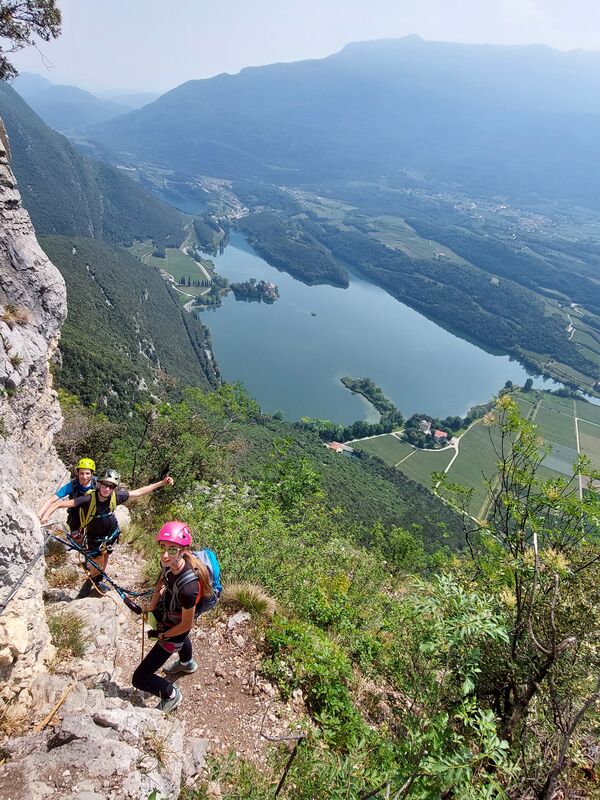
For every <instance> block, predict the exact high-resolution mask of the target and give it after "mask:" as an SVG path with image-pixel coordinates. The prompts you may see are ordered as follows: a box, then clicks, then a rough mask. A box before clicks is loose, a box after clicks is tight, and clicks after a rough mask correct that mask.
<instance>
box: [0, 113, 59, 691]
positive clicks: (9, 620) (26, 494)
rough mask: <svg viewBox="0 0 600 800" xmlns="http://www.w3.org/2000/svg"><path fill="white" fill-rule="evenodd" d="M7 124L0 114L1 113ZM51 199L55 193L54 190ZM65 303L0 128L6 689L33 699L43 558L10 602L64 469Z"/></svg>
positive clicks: (0, 586) (0, 495) (1, 599)
mask: <svg viewBox="0 0 600 800" xmlns="http://www.w3.org/2000/svg"><path fill="white" fill-rule="evenodd" d="M0 125H1V122H0ZM48 202H52V198H48ZM66 313H67V298H66V291H65V284H64V281H63V279H62V277H61V275H60V273H59V271H58V270H57V269H56V267H55V266H54V265H53V264H52V263H51V262H50V261H49V260H48V258H47V257H46V255H45V254H44V252H43V251H42V250H41V248H40V247H39V245H38V243H37V240H36V237H35V232H34V230H33V226H32V224H31V220H30V219H29V215H28V214H27V212H26V211H25V210H24V209H23V208H22V206H21V197H20V195H19V192H18V190H17V186H16V181H15V177H14V175H13V173H12V170H11V168H10V165H9V156H8V143H7V140H6V135H5V133H4V128H3V126H2V127H1V130H0V530H1V532H2V533H1V536H0V687H1V688H0V699H1V700H2V701H4V702H6V701H11V700H13V699H14V698H15V697H17V696H18V700H19V704H20V705H21V704H23V705H24V706H27V705H29V704H30V702H31V695H30V692H29V687H30V686H31V683H32V680H33V679H34V677H35V675H36V674H37V673H39V672H40V671H43V669H44V660H45V659H46V658H47V657H48V656H49V655H50V654H51V647H50V646H49V637H48V628H47V626H46V622H45V616H44V613H43V603H42V588H43V563H44V560H43V558H40V559H39V560H38V561H37V562H36V563H35V565H34V566H33V568H32V569H31V571H30V573H29V574H28V575H27V577H26V579H25V581H24V583H23V586H22V588H20V589H19V592H18V594H17V595H16V596H15V597H14V599H13V600H12V601H11V602H10V603H9V604H8V606H7V607H6V608H5V609H2V607H1V605H2V604H3V603H5V602H6V600H7V598H8V596H9V594H10V592H11V588H12V587H13V586H14V584H15V583H16V582H17V581H18V579H19V578H20V577H21V575H22V574H23V571H24V569H25V567H26V566H27V565H29V564H30V562H31V561H32V559H33V558H34V556H35V555H36V554H37V553H38V552H39V551H40V548H41V545H42V542H43V534H42V531H41V529H40V526H39V522H38V520H37V516H36V514H35V509H36V508H37V506H38V505H39V504H40V501H41V500H42V499H43V498H44V497H45V496H47V495H50V494H51V493H52V492H53V491H54V489H55V488H56V486H57V484H58V483H59V481H60V480H61V479H62V478H63V477H65V468H64V466H63V465H62V464H61V462H60V461H59V459H58V457H57V455H56V451H55V450H54V447H53V445H52V439H53V435H54V433H56V432H57V431H58V430H59V429H60V425H61V413H60V406H59V404H58V401H57V397H56V393H55V392H54V391H53V389H52V386H51V376H50V370H49V362H50V359H51V358H52V355H53V353H54V351H55V349H56V347H57V344H58V339H59V332H60V326H61V324H62V322H63V321H64V319H65V317H66Z"/></svg>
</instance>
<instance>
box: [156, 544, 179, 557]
mask: <svg viewBox="0 0 600 800" xmlns="http://www.w3.org/2000/svg"><path fill="white" fill-rule="evenodd" d="M160 548H161V550H162V551H163V553H168V555H170V556H176V555H179V551H180V550H181V547H177V546H174V545H165V544H161V546H160Z"/></svg>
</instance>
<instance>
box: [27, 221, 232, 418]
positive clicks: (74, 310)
mask: <svg viewBox="0 0 600 800" xmlns="http://www.w3.org/2000/svg"><path fill="white" fill-rule="evenodd" d="M40 244H41V245H42V247H43V249H44V250H45V252H46V253H47V254H48V256H49V258H50V259H51V260H52V261H53V263H54V264H56V266H57V267H58V268H59V269H60V271H61V273H62V275H63V277H64V279H65V282H66V284H67V303H68V309H69V311H68V317H67V320H66V322H65V324H64V326H63V328H62V336H61V344H60V349H61V353H62V364H61V365H60V367H59V369H58V370H57V381H58V384H59V385H60V386H62V387H64V388H66V389H68V390H69V391H71V392H73V393H74V394H76V395H77V396H78V397H80V398H81V400H82V401H83V402H84V403H85V404H86V405H89V404H97V405H98V407H99V408H101V409H107V410H108V411H109V412H110V413H114V414H116V415H122V414H126V413H128V411H129V410H130V408H131V404H132V403H134V402H136V401H137V400H139V399H141V398H143V397H147V396H148V392H151V393H153V394H157V395H159V396H164V395H165V394H166V393H167V392H168V391H169V390H170V389H172V388H173V386H174V385H175V384H177V385H179V386H187V385H192V386H199V387H201V388H203V389H208V388H210V387H211V386H215V385H216V384H217V383H218V375H217V373H216V370H215V366H214V364H213V362H212V358H211V356H210V340H209V339H208V332H207V331H206V329H205V328H204V327H203V326H202V325H201V324H200V323H199V322H198V321H197V320H196V319H195V318H194V317H192V316H191V315H190V314H188V313H187V312H186V311H184V310H183V307H182V306H181V303H180V302H179V300H178V299H177V298H176V297H175V296H174V295H173V294H172V293H171V291H170V290H169V288H168V286H167V284H166V283H165V281H164V280H163V279H162V278H161V276H160V274H159V272H158V271H157V270H155V269H154V268H152V267H148V266H144V265H143V264H142V263H141V262H140V261H139V260H138V259H137V258H135V257H134V256H132V255H130V254H129V253H128V252H127V251H125V250H123V249H122V248H120V247H115V246H113V245H109V244H106V243H104V242H99V241H96V240H93V239H83V238H77V237H64V236H42V237H40ZM207 353H208V355H207Z"/></svg>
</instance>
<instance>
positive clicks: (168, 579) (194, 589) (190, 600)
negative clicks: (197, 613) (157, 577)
mask: <svg viewBox="0 0 600 800" xmlns="http://www.w3.org/2000/svg"><path fill="white" fill-rule="evenodd" d="M186 572H193V570H192V568H191V567H190V565H189V564H187V563H186V565H185V567H184V568H183V569H182V570H181V572H178V573H177V575H174V574H173V573H172V572H171V570H170V569H166V570H164V571H163V579H164V581H165V586H166V587H167V588H166V592H165V607H166V608H167V609H169V608H170V605H171V598H172V596H173V587H174V585H175V581H176V580H177V579H178V578H181V576H182V575H185V573H186ZM199 589H200V581H199V579H198V578H197V577H196V580H195V581H190V582H189V583H188V584H186V585H185V586H183V587H182V588H181V589H180V590H179V604H180V606H181V608H182V609H183V608H194V606H195V605H196V598H197V597H198V591H199ZM170 623H171V620H169V615H168V614H167V620H166V624H167V625H168V627H174V626H175V625H174V623H173V624H170ZM188 633H189V631H186V633H180V634H179V635H178V636H169V637H167V638H169V639H170V640H171V641H172V642H183V640H184V639H185V637H186V636H187V635H188Z"/></svg>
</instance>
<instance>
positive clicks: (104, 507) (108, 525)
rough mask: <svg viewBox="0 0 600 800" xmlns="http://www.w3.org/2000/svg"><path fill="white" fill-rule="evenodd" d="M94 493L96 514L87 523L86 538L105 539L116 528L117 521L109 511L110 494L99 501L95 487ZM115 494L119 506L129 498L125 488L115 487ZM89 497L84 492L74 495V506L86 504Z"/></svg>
mask: <svg viewBox="0 0 600 800" xmlns="http://www.w3.org/2000/svg"><path fill="white" fill-rule="evenodd" d="M95 494H96V515H95V516H94V518H93V519H92V520H90V522H89V523H88V525H87V536H88V540H96V539H107V538H108V537H109V536H110V535H111V534H112V533H114V532H115V531H116V530H117V529H118V527H119V523H118V522H117V518H116V516H115V515H114V514H113V513H111V511H110V496H109V497H108V498H107V499H106V500H104V501H101V500H100V497H99V496H98V490H97V489H96V492H95ZM116 496H117V505H118V506H121V505H123V503H126V502H127V500H128V499H129V492H128V491H126V490H125V489H117V490H116ZM91 498H92V495H91V494H85V495H83V496H82V497H75V498H74V499H75V508H77V509H78V508H79V506H83V505H87V504H88V503H89V502H90V500H91Z"/></svg>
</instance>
